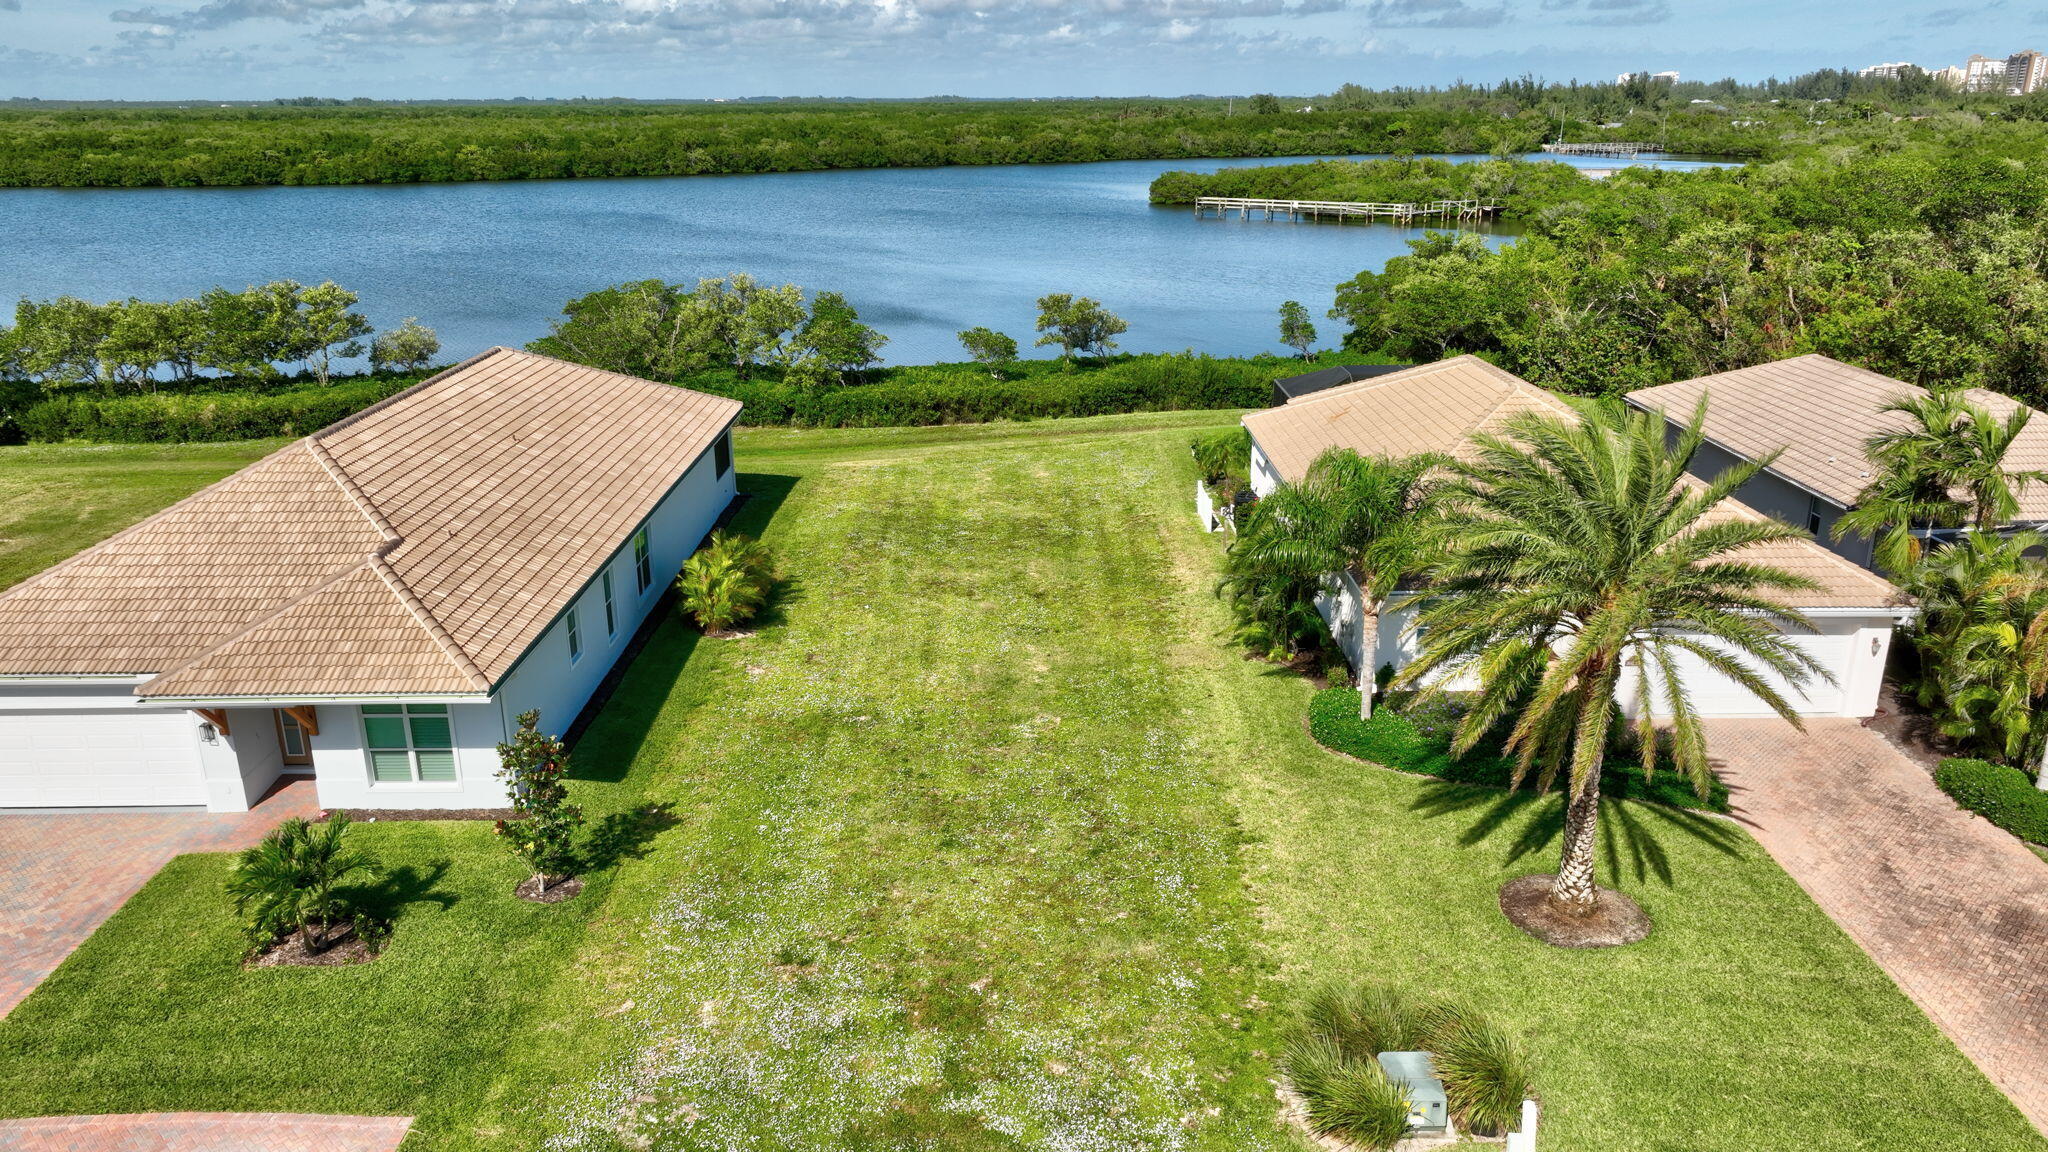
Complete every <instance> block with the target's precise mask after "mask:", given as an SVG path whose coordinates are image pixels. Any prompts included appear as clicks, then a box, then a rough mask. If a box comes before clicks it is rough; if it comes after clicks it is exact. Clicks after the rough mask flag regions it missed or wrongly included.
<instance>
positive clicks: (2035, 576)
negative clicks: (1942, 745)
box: [1907, 532, 2048, 759]
mask: <svg viewBox="0 0 2048 1152" xmlns="http://www.w3.org/2000/svg"><path fill="white" fill-rule="evenodd" d="M2044 543H2048V541H2044V539H2043V538H2042V537H2041V536H2040V535H2038V534H2036V533H2033V532H2018V533H2014V534H2012V535H2010V536H1995V535H1990V534H1972V535H1971V536H1970V538H1969V539H1967V540H1965V541H1963V542H1961V543H1959V544H1956V545H1955V546H1953V547H1949V548H1944V549H1942V550H1941V551H1939V552H1936V553H1934V554H1932V555H1930V556H1928V557H1927V558H1926V559H1925V560H1923V561H1922V562H1921V563H1920V564H1919V566H1918V567H1916V568H1915V569H1914V570H1913V572H1912V574H1911V576H1910V578H1909V579H1908V581H1907V587H1908V589H1909V590H1910V591H1911V592H1912V593H1913V595H1914V597H1915V598H1916V599H1917V600H1918V601H1919V604H1920V617H1919V619H1918V620H1917V621H1916V622H1915V624H1914V628H1913V632H1912V637H1913V641H1914V648H1915V650H1916V651H1917V652H1918V653H1919V656H1920V665H1921V669H1920V672H1921V674H1920V677H1919V679H1918V682H1917V683H1916V684H1915V686H1914V696H1915V698H1916V699H1917V700H1918V701H1919V703H1920V705H1921V706H1922V707H1925V708H1939V709H1940V710H1941V713H1942V716H1943V718H1942V719H1941V720H1940V722H1939V723H1940V726H1941V729H1942V731H1943V732H1945V733H1947V734H1948V735H1950V736H1953V737H1955V738H1957V739H1961V740H1973V741H1975V742H1976V743H1978V744H1980V745H1985V746H1989V747H1992V748H1994V749H1996V750H1997V751H1998V752H1999V753H2001V754H2003V755H2004V756H2005V757H2007V758H2008V759H2018V758H2020V757H2021V756H2022V755H2024V754H2025V752H2026V748H2027V744H2028V742H2029V740H2030V739H2031V738H2032V737H2033V736H2034V735H2035V734H2036V729H2037V728H2038V726H2039V722H2038V721H2037V720H2036V718H2035V712H2036V710H2037V706H2038V701H2039V697H2040V696H2041V695H2042V694H2043V693H2048V564H2044V563H2043V562H2042V561H2041V560H2040V559H2038V558H2037V557H2036V555H2030V553H2038V551H2039V550H2040V549H2041V548H2042V547H2043V546H2044Z"/></svg>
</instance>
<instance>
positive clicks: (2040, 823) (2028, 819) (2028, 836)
mask: <svg viewBox="0 0 2048 1152" xmlns="http://www.w3.org/2000/svg"><path fill="white" fill-rule="evenodd" d="M1934 782H1935V784H1936V785H1938V786H1939V787H1940V788H1941V790H1942V791H1943V792H1946V793H1948V794H1949V796H1950V797H1951V798H1952V799H1954V800H1955V802H1956V803H1958V804H1960V805H1962V806H1963V807H1964V808H1967V809H1969V810H1970V811H1972V812H1975V813H1976V814H1977V815H1979V816H1982V817H1983V818H1985V819H1986V820H1989V821H1991V822H1992V823H1993V824H1996V825H1998V826H1999V827H2000V828H2003V829H2005V830H2006V831H2007V832H2010V833H2012V834H2013V835H2015V836H2017V837H2019V838H2020V839H2022V840H2026V841H2029V842H2032V843H2035V844H2048V792H2044V791H2042V790H2041V789H2040V788H2038V787H2036V786H2035V784H2034V781H2033V779H2032V777H2029V776H2028V775H2027V774H2026V773H2025V772H2023V771H2021V770H2020V769H2018V768H2008V767H2006V766H2005V765H2003V764H1992V763H1989V762H1988V761H1984V760H1966V759H1961V758H1957V759H1953V760H1943V761H1942V762H1941V766H1940V767H1939V768H1936V769H1935V771H1934Z"/></svg>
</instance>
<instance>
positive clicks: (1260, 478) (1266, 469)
mask: <svg viewBox="0 0 2048 1152" xmlns="http://www.w3.org/2000/svg"><path fill="white" fill-rule="evenodd" d="M1279 486H1280V470H1279V469H1277V468H1275V467H1273V462H1272V461H1271V460H1269V459H1267V458H1266V450H1265V449H1263V448H1261V447H1259V442H1258V441H1257V440H1253V441H1252V493H1253V494H1254V495H1256V496H1258V497H1259V499H1261V500H1263V499H1265V498H1266V497H1268V496H1270V495H1272V494H1273V489H1275V488H1278V487H1279Z"/></svg>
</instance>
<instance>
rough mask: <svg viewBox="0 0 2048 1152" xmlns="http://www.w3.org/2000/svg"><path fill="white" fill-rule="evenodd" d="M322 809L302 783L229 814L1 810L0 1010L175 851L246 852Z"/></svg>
mask: <svg viewBox="0 0 2048 1152" xmlns="http://www.w3.org/2000/svg"><path fill="white" fill-rule="evenodd" d="M318 806H319V805H318V802H317V801H316V800H315V799H314V795H313V782H312V780H310V779H304V780H291V781H290V782H288V783H286V784H285V785H284V786H283V787H281V788H278V789H277V790H275V791H273V792H271V793H270V795H268V796H266V797H265V798H264V799H263V801H262V803H260V804H258V805H256V807H254V808H252V809H250V810H249V811H247V812H237V813H232V814H227V813H223V814H218V815H216V814H211V813H203V812H135V813H92V814H67V815H61V816H31V815H13V814H0V1016H5V1015H7V1013H9V1012H11V1011H13V1010H14V1006H15V1005H16V1004H19V1003H21V1001H22V1000H23V998H25V997H26V996H27V995H28V994H29V993H30V992H32V991H34V990H35V986H36V985H37V984H40V983H42V981H43V977H45V976H48V975H49V974H50V973H51V972H53V971H55V970H56V967H57V965H59V964H61V963H63V962H64V958H65V957H66V956H69V955H71V950H72V949H74V948H76V947H78V946H79V944H81V943H83V942H84V940H85V938H86V937H87V936H90V935H92V932H93V929H95V928H98V927H99V926H100V922H101V921H103V920H105V919H106V918H107V917H109V916H111V915H113V914H114V911H115V909H117V908H119V907H120V906H121V905H122V904H124V903H126V902H127V900H128V898H129V897H130V896H133V895H134V894H135V892H136V890H137V889H139V888H141V887H142V886H143V885H144V884H146V883H148V882H149V878H150V877H152V876H154V875H156V874H157V870H158V869H160V868H162V867H163V866H164V865H165V864H167V863H169V862H170V859H171V857H173V856H176V855H178V854H180V853H183V852H225V851H230V850H233V849H237V848H245V847H247V846H249V845H251V844H254V843H255V842H256V841H258V840H261V839H262V838H263V834H264V833H265V832H268V831H270V830H271V829H272V828H274V827H276V826H277V823H278V822H279V821H280V820H283V819H284V818H285V817H287V816H310V815H312V814H313V813H314V811H316V810H317V808H318ZM4 1147H5V1145H4V1144H0V1148H4Z"/></svg>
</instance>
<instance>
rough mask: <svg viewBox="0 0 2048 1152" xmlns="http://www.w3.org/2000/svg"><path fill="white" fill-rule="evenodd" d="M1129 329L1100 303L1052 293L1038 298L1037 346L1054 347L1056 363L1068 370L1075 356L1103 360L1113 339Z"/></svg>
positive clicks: (1066, 294) (1113, 341) (1079, 297)
mask: <svg viewBox="0 0 2048 1152" xmlns="http://www.w3.org/2000/svg"><path fill="white" fill-rule="evenodd" d="M1129 328H1130V325H1128V324H1125V323H1124V322H1123V319H1122V318H1121V317H1119V316H1117V315H1116V313H1114V312H1111V311H1109V310H1108V309H1106V308H1104V307H1103V306H1102V303H1101V301H1098V300H1092V299H1090V298H1088V297H1086V296H1074V295H1071V294H1069V293H1066V292H1054V293H1051V294H1050V295H1046V296H1040V297H1039V298H1038V330H1039V331H1040V332H1042V333H1044V335H1042V336H1040V337H1039V338H1038V345H1039V346H1040V347H1043V346H1045V345H1048V344H1056V345H1058V346H1059V349H1060V359H1061V360H1062V361H1064V362H1065V363H1066V365H1067V366H1068V367H1070V368H1071V367H1073V364H1074V358H1075V357H1076V356H1091V355H1092V356H1107V355H1109V354H1110V353H1111V352H1114V351H1116V341H1115V340H1114V339H1113V337H1116V336H1120V335H1122V334H1123V333H1124V332H1126V331H1128V330H1129Z"/></svg>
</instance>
